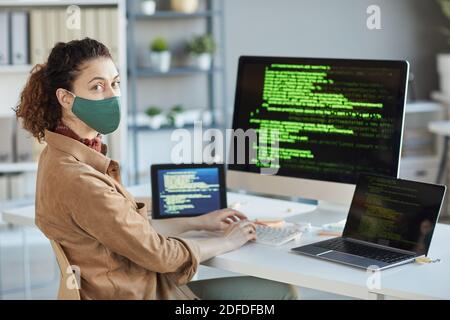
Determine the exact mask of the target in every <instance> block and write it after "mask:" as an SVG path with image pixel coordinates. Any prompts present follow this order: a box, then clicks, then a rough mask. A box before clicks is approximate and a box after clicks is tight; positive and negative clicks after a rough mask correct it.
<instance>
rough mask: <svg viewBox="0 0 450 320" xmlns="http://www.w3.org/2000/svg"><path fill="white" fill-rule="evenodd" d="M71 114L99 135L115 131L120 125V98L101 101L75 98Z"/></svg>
mask: <svg viewBox="0 0 450 320" xmlns="http://www.w3.org/2000/svg"><path fill="white" fill-rule="evenodd" d="M66 91H67V92H69V93H70V94H72V95H73V96H74V97H75V100H74V101H73V106H72V112H73V113H74V114H75V115H76V116H77V117H78V118H79V119H80V120H81V121H83V122H84V123H86V124H87V125H88V126H89V127H91V128H92V129H94V130H95V131H97V132H99V133H101V134H108V133H111V132H113V131H115V130H116V129H117V128H118V127H119V123H120V97H117V96H115V97H111V98H107V99H103V100H90V99H84V98H80V97H78V96H76V95H75V94H73V93H72V92H70V91H68V90H66Z"/></svg>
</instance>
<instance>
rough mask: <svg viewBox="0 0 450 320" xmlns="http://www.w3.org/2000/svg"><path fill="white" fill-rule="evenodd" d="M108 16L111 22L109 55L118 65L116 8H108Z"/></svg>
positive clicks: (117, 17) (117, 18)
mask: <svg viewBox="0 0 450 320" xmlns="http://www.w3.org/2000/svg"><path fill="white" fill-rule="evenodd" d="M108 10H109V15H110V19H109V21H111V24H110V28H109V30H110V32H111V47H110V48H109V49H110V50H111V55H112V57H113V60H114V61H115V62H116V63H118V62H119V60H118V59H119V36H118V32H117V30H118V25H119V15H118V13H117V8H110V9H108Z"/></svg>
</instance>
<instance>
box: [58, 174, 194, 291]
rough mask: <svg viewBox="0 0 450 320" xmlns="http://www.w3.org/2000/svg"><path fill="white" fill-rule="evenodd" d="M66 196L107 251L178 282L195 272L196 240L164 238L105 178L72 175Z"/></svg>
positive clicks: (73, 211) (80, 221)
mask: <svg viewBox="0 0 450 320" xmlns="http://www.w3.org/2000/svg"><path fill="white" fill-rule="evenodd" d="M74 182H75V183H74V184H73V185H74V186H75V188H76V189H75V190H71V193H72V194H71V196H70V197H68V201H67V202H66V203H67V204H68V209H69V210H70V211H71V214H72V217H73V219H74V221H75V222H76V223H77V224H78V225H79V227H80V228H82V229H83V230H84V231H85V232H86V233H88V234H89V235H90V236H92V237H93V238H95V239H96V240H97V241H99V242H100V243H101V244H103V245H104V246H105V247H106V248H108V249H109V250H111V251H113V252H115V253H117V254H120V255H122V256H124V257H126V258H128V259H129V260H131V261H133V262H134V263H136V264H138V265H140V266H142V267H143V268H146V269H148V270H151V271H153V272H158V273H166V274H168V276H170V277H171V278H172V279H173V280H174V281H175V282H176V283H177V284H178V285H181V284H185V283H187V282H188V281H189V280H190V279H191V278H192V277H193V276H194V274H195V273H196V271H197V267H198V264H199V261H200V258H199V256H200V249H199V247H198V244H197V243H196V242H195V241H192V240H187V239H182V238H176V237H164V236H162V235H160V234H158V233H157V232H156V231H155V229H153V227H152V226H151V224H150V223H149V221H148V219H147V218H146V217H144V216H142V215H141V214H139V213H138V212H137V207H136V204H135V202H132V201H130V200H128V199H127V198H125V197H124V196H123V195H121V194H120V193H119V192H117V191H116V189H115V187H114V185H113V184H112V183H111V182H110V181H108V180H107V178H103V177H99V176H98V175H97V174H94V173H92V174H89V173H82V174H81V175H79V176H78V177H76V178H75V181H74Z"/></svg>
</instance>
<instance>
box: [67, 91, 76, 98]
mask: <svg viewBox="0 0 450 320" xmlns="http://www.w3.org/2000/svg"><path fill="white" fill-rule="evenodd" d="M64 91H66V92H67V93H68V94H70V95H71V96H72V97H74V98H76V97H77V96H76V95H75V93H73V92H71V91H69V90H67V89H64Z"/></svg>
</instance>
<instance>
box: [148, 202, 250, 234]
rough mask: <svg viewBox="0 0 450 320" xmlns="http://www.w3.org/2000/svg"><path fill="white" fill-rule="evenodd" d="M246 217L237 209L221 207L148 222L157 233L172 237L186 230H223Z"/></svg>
mask: <svg viewBox="0 0 450 320" xmlns="http://www.w3.org/2000/svg"><path fill="white" fill-rule="evenodd" d="M246 219H247V217H246V216H245V215H244V214H242V213H240V212H239V211H236V210H233V209H221V210H216V211H213V212H210V213H207V214H204V215H202V216H198V217H188V218H170V219H152V220H150V223H151V225H152V226H153V228H155V230H156V231H157V232H158V233H159V234H161V235H163V236H166V237H169V236H172V237H173V236H177V235H179V234H181V233H184V232H187V231H197V230H208V231H223V230H225V229H226V228H227V227H228V226H229V225H230V224H231V223H232V222H236V221H241V220H246Z"/></svg>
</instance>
